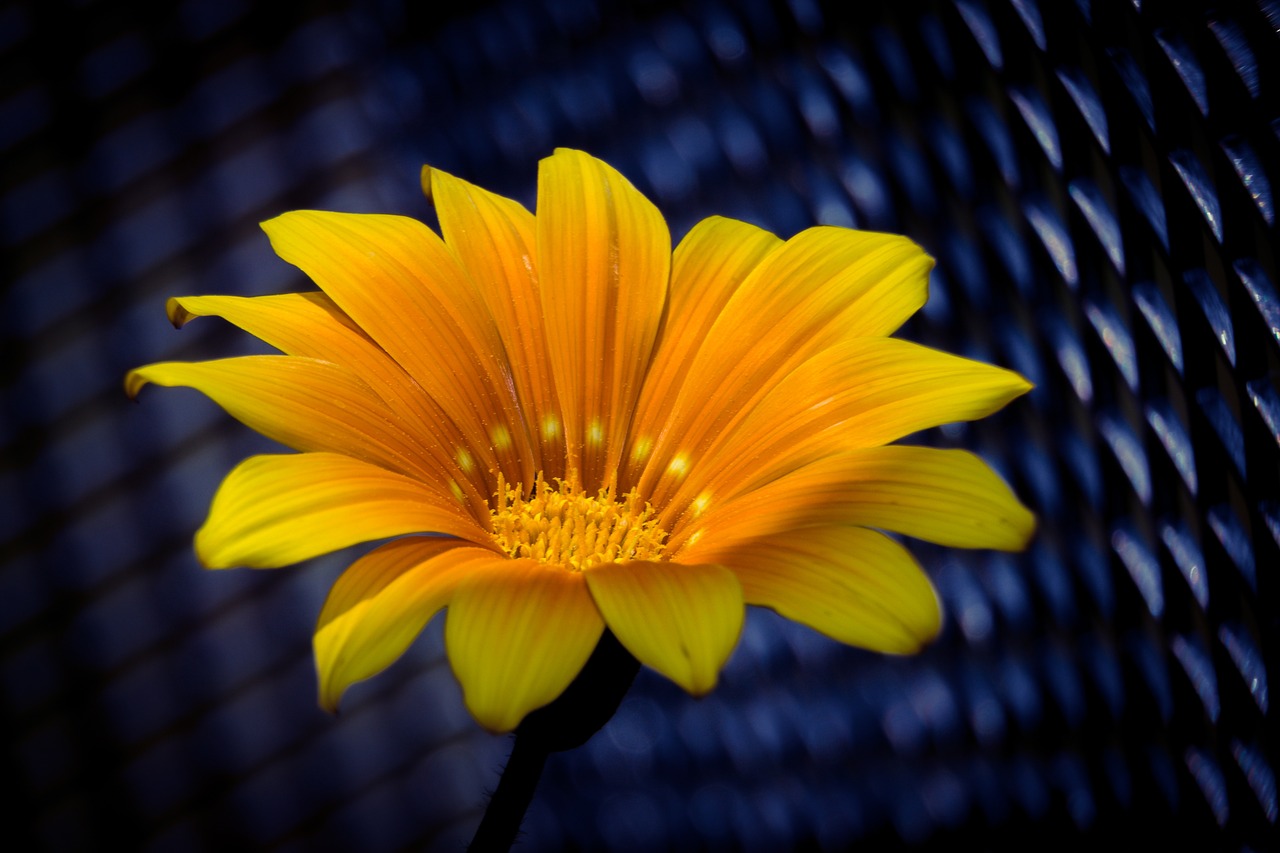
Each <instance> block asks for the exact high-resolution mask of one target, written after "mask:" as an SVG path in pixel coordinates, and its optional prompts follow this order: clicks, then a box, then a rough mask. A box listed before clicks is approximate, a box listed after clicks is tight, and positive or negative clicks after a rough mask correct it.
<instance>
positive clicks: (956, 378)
mask: <svg viewBox="0 0 1280 853" xmlns="http://www.w3.org/2000/svg"><path fill="white" fill-rule="evenodd" d="M1030 389H1031V383H1029V382H1027V381H1026V380H1025V379H1023V378H1022V377H1021V376H1019V375H1018V374H1016V373H1014V372H1013V371H1011V370H1005V369H1003V368H1000V367H994V366H992V365H989V364H983V363H981V362H977V361H970V360H969V359H966V358H960V357H958V356H954V355H949V354H947V353H944V352H939V351H937V350H932V349H929V348H927V347H922V346H919V345H918V344H913V343H910V342H908V341H900V340H896V339H894V338H854V339H851V340H848V341H841V342H839V343H837V344H836V345H834V346H832V347H831V348H829V349H826V350H823V351H822V352H820V353H818V354H817V355H815V356H814V357H813V358H811V359H809V360H808V361H806V362H805V363H804V364H802V365H800V366H799V367H798V368H796V369H795V370H793V371H792V372H791V373H789V374H788V375H787V376H786V377H785V378H784V379H783V381H781V382H779V383H778V384H777V385H776V386H774V388H773V390H772V391H770V392H769V393H768V394H767V395H766V396H765V398H764V399H763V400H761V401H760V403H759V404H758V405H756V406H755V407H753V408H752V409H751V411H750V412H748V413H746V415H745V416H744V417H743V419H742V420H741V421H739V422H738V423H737V424H736V425H735V426H734V427H733V428H732V429H730V430H728V431H727V432H725V433H723V434H721V435H717V436H716V437H714V438H713V439H712V441H711V444H710V445H709V447H708V448H707V450H706V452H705V454H704V456H703V460H702V461H701V463H700V464H699V465H698V466H697V467H696V468H695V469H694V470H693V471H691V472H690V474H689V476H688V478H687V479H686V480H685V481H684V483H683V484H682V485H681V488H680V491H679V493H678V494H677V495H676V497H675V498H674V499H673V500H672V501H671V504H670V505H669V507H668V509H667V513H668V517H670V518H675V517H676V515H677V514H678V513H679V512H680V511H681V510H682V509H683V508H684V507H686V506H688V504H689V503H690V502H691V501H693V500H696V499H697V496H699V495H704V496H705V495H714V496H716V497H717V499H719V500H727V499H729V498H732V497H734V496H735V495H738V494H741V493H742V492H744V491H747V490H749V489H751V488H754V487H756V486H760V485H763V484H764V483H768V482H770V481H771V480H776V479H777V478H778V477H780V476H782V475H783V474H786V473H789V472H791V471H794V470H795V469H797V468H800V467H802V466H803V465H807V464H809V463H810V462H813V461H815V460H817V459H821V458H822V457H824V456H829V455H831V454H833V453H837V452H839V451H842V450H850V449H853V448H858V447H875V446H878V445H881V444H886V443H888V442H890V441H893V440H895V439H897V438H901V437H902V436H904V435H907V434H909V433H913V432H916V431H917V430H921V429H926V428H928V427H933V426H938V425H940V424H944V423H952V422H955V421H969V420H975V419H977V418H982V417H986V416H987V415H989V414H991V413H992V412H994V411H997V410H998V409H1000V408H1003V407H1004V405H1005V404H1006V403H1008V402H1009V401H1010V400H1012V399H1014V398H1015V397H1017V396H1019V395H1021V394H1024V393H1026V392H1027V391H1029V390H1030ZM747 455H750V456H751V458H752V459H755V460H758V461H759V464H755V465H743V464H741V463H742V459H743V458H744V457H745V456H747ZM705 500H706V498H705V497H704V501H705Z"/></svg>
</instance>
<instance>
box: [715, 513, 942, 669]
mask: <svg viewBox="0 0 1280 853" xmlns="http://www.w3.org/2000/svg"><path fill="white" fill-rule="evenodd" d="M699 559H706V560H714V561H715V562H717V563H720V564H722V565H724V566H725V567H727V568H728V569H730V570H731V571H732V572H733V573H734V575H736V576H737V578H738V581H739V582H740V583H741V584H742V592H743V597H744V598H745V600H746V602H747V604H758V605H761V606H763V607H769V608H772V609H773V610H775V611H777V612H778V613H780V614H781V615H783V616H785V617H787V618H788V619H791V620H793V621H796V622H801V623H803V624H805V625H808V626H809V627H810V628H813V629H815V630H817V631H821V632H822V633H824V634H826V635H827V636H828V637H831V638H832V639H835V640H839V641H840V642H842V643H848V644H849V645H852V646H859V647H861V648H864V649H872V650H874V651H879V652H890V653H894V654H907V653H910V652H914V651H916V650H918V649H919V648H920V646H921V645H923V644H924V643H926V642H928V641H929V640H931V639H933V637H935V636H936V635H937V633H938V630H939V628H940V627H941V625H942V611H941V609H940V608H939V606H938V598H937V595H936V594H935V593H934V590H933V585H932V584H931V583H929V578H928V576H926V575H925V573H924V571H923V570H922V569H921V568H920V565H919V564H918V563H917V562H916V561H915V558H914V557H912V556H911V554H910V552H908V551H907V549H906V548H903V547H902V546H901V545H899V544H898V543H897V542H894V541H893V540H892V539H890V538H888V537H887V536H885V535H884V534H882V533H877V532H876V531H874V530H867V529H865V528H860V527H838V526H837V527H806V528H801V529H797V530H789V531H787V532H785V533H778V534H774V535H772V536H767V537H764V538H762V539H756V540H752V541H748V542H743V543H741V544H739V545H735V546H731V547H728V548H725V549H722V550H712V551H710V552H707V553H702V554H701V555H700V557H699Z"/></svg>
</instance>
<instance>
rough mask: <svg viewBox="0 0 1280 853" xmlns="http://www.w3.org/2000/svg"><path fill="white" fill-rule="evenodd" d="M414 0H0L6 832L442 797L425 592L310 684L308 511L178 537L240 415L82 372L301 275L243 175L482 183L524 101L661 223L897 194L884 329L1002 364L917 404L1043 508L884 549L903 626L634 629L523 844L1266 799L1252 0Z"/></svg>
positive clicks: (1264, 89)
mask: <svg viewBox="0 0 1280 853" xmlns="http://www.w3.org/2000/svg"><path fill="white" fill-rule="evenodd" d="M427 5H428V4H418V3H410V2H395V0H385V2H378V3H356V4H351V5H348V4H346V3H341V2H336V1H335V2H333V3H330V4H312V5H307V6H296V5H290V4H276V3H271V4H266V3H261V4H254V3H249V2H247V0H245V2H238V3H237V2H229V0H187V2H183V3H173V4H158V5H157V4H144V3H125V2H93V0H84V2H75V3H73V2H43V3H37V2H32V3H27V4H21V3H20V4H16V5H12V4H11V5H7V6H5V7H4V8H3V10H0V241H2V242H3V280H4V284H5V287H4V291H3V296H2V297H0V323H2V324H3V330H4V335H3V341H4V343H3V346H4V350H3V355H4V358H3V374H2V376H3V392H2V394H3V397H2V398H0V399H2V400H3V407H4V408H3V421H2V422H0V441H3V447H4V450H3V458H2V460H3V461H2V462H0V504H2V506H3V511H2V512H0V557H2V560H3V563H2V565H0V723H2V724H3V731H4V732H5V737H4V745H3V751H0V761H2V762H3V763H2V765H0V773H2V774H3V778H5V779H6V780H8V782H9V784H10V787H12V788H16V789H18V790H17V794H16V795H10V796H9V797H8V798H7V799H6V802H5V805H4V808H5V809H6V810H7V811H9V812H10V814H6V815H4V823H3V832H4V834H5V837H6V839H7V843H6V846H9V845H12V847H11V849H28V848H37V849H40V848H43V849H53V850H85V849H98V848H105V847H107V846H108V845H112V844H114V845H117V846H119V845H123V846H124V847H126V848H129V849H146V850H200V849H230V848H233V847H236V848H249V849H277V850H279V849H286V850H312V849H332V850H345V849H350V850H367V851H381V850H398V849H405V848H409V847H427V848H430V849H442V850H453V849H458V848H459V846H460V845H461V844H462V843H464V842H465V841H466V839H467V838H469V836H470V833H471V831H472V829H473V828H474V826H475V823H476V822H477V821H478V819H479V814H480V810H481V809H482V807H483V803H484V795H485V792H486V790H488V789H490V788H491V787H492V786H493V784H494V783H495V782H496V779H497V772H498V770H499V768H500V767H501V765H502V762H503V761H504V760H505V756H506V753H507V750H508V749H509V741H508V740H507V739H505V738H495V737H491V736H489V735H487V734H484V733H483V732H481V731H479V730H478V728H477V727H476V726H475V724H474V723H473V722H472V721H471V720H470V718H469V717H468V716H467V714H466V712H465V710H464V709H463V707H462V703H461V700H460V697H459V692H458V689H457V687H456V685H455V683H454V681H453V679H452V676H451V674H450V672H449V669H448V665H447V663H446V661H445V659H444V656H443V648H442V641H441V631H440V627H441V625H440V621H439V620H437V621H436V622H435V623H433V624H432V626H431V627H430V628H429V629H428V630H427V632H426V635H425V637H424V638H423V639H422V640H421V641H420V642H419V643H418V644H417V645H415V647H414V648H413V650H412V651H411V652H410V653H409V654H408V655H407V656H406V658H405V659H404V660H403V661H401V662H400V663H398V664H397V665H396V666H395V667H393V668H392V670H390V671H389V672H388V673H387V674H385V675H383V676H382V677H380V678H377V679H375V680H373V681H371V682H368V683H367V684H364V685H361V686H359V687H357V688H356V689H354V690H353V691H352V692H351V694H350V695H349V697H348V699H347V702H346V703H345V706H344V710H343V712H342V714H341V715H340V716H338V717H336V718H331V717H329V716H327V715H325V714H323V713H321V712H320V711H319V710H318V709H317V708H316V706H315V699H314V695H315V681H314V673H313V671H312V664H311V660H310V632H311V629H312V627H313V625H314V621H315V618H316V615H317V613H318V611H319V608H320V605H321V603H322V601H323V598H324V595H325V592H326V590H327V588H328V585H329V583H330V581H331V580H332V579H333V578H334V577H335V576H336V574H337V573H338V572H339V571H340V570H341V568H342V567H343V566H344V565H345V563H346V562H347V561H349V559H350V558H351V555H350V554H348V555H337V556H336V557H333V558H329V559H322V560H318V561H315V562H314V563H313V564H311V565H308V566H306V567H302V568H298V569H288V570H282V571H278V572H258V573H255V572H250V571H247V570H246V571H232V572H217V573H213V572H205V571H203V570H201V569H200V568H199V567H198V565H197V563H196V561H195V559H194V556H193V554H192V552H191V547H190V538H191V534H192V532H193V531H194V529H195V528H196V527H197V526H198V525H199V524H200V522H201V521H202V520H203V517H204V513H205V511H206V509H207V506H208V500H209V497H210V495H211V494H212V492H213V490H214V488H215V487H216V485H217V483H218V482H219V480H220V479H221V477H222V476H223V475H224V474H225V473H226V471H227V470H229V469H230V468H231V466H232V465H234V464H235V463H236V462H237V461H238V460H240V459H241V458H243V457H244V456H246V455H248V454H250V453H252V452H255V451H257V450H260V449H266V448H267V447H268V446H269V445H268V444H267V443H266V442H265V441H264V440H262V439H260V438H258V437H256V436H254V435H252V434H250V433H249V432H248V430H246V429H244V428H242V427H240V426H239V425H238V424H235V423H234V422H233V421H231V419H230V418H228V417H227V416H225V415H224V414H222V413H221V412H220V411H219V410H217V409H216V407H214V406H213V405H212V404H210V403H209V402H208V401H206V400H204V399H203V398H201V397H200V396H199V395H197V394H195V393H192V392H187V391H163V392H160V391H150V392H146V393H144V395H143V397H142V401H141V403H140V404H138V405H133V404H131V403H129V402H128V401H127V400H126V399H125V397H124V395H123V392H122V390H121V379H122V377H123V375H124V373H125V371H126V370H127V369H128V368H130V367H133V366H137V365H139V364H143V363H146V362H150V361H154V360H162V359H199V358H211V357H219V356H225V355H232V354H238V353H244V352H250V351H261V345H260V344H255V343H254V342H253V341H251V340H250V339H248V338H247V337H246V336H244V335H240V334H237V333H235V332H233V331H231V330H229V329H228V328H226V327H225V326H223V325H222V324H220V323H218V322H217V321H213V320H208V321H200V322H196V323H193V324H192V325H191V326H190V327H188V328H186V329H184V330H183V331H181V332H176V331H174V330H173V329H172V328H171V327H170V326H169V325H168V323H167V322H166V321H165V318H164V313H163V306H164V300H165V298H166V297H168V296H171V295H179V294H198V293H239V294H260V293H270V292H279V291H283V290H292V289H301V288H304V287H305V286H306V283H305V282H304V281H303V280H302V279H301V277H300V275H299V274H298V273H297V272H296V271H295V270H294V269H293V268H292V267H289V266H288V265H286V264H284V263H283V262H280V261H278V260H277V259H276V258H275V257H274V256H273V255H272V253H271V251H270V249H269V247H268V244H267V241H266V239H265V237H264V236H263V235H262V233H261V232H260V230H259V229H258V227H257V224H256V223H257V222H258V221H260V220H262V219H265V218H268V217H270V216H273V215H275V214H277V213H279V212H282V211H284V210H288V209H291V208H298V207H318V208H328V209H338V210H351V211H387V212H401V213H407V214H410V215H414V216H418V217H421V218H425V219H428V221H430V218H431V212H430V209H429V206H428V205H427V203H426V202H425V201H424V200H423V199H422V197H421V195H420V192H419V190H418V169H419V166H420V165H421V163H423V162H429V163H432V164H434V165H437V166H440V167H443V168H445V169H448V170H449V171H451V172H453V173H455V174H458V175H459V176H462V177H465V178H467V179H469V180H472V181H474V182H476V183H479V184H481V185H484V186H486V187H489V188H492V189H496V190H498V191H501V192H504V193H507V194H511V195H514V196H515V197H517V198H520V199H521V200H523V201H525V202H526V203H527V204H530V205H532V202H533V197H534V188H535V175H536V164H537V160H538V159H539V158H540V157H542V156H545V155H546V154H548V153H549V152H550V151H551V149H552V148H553V147H555V146H573V147H580V148H584V149H586V150H588V151H590V152H592V153H594V154H596V155H597V156H600V157H602V158H604V159H606V160H608V161H609V162H611V163H613V164H614V165H615V166H617V167H618V168H619V169H621V170H622V171H623V172H624V173H625V174H627V175H628V176H630V177H631V179H632V180H633V181H634V182H635V183H636V184H637V185H638V186H639V187H640V188H641V189H642V190H644V191H645V192H646V193H648V194H650V196H651V197H652V198H653V199H654V201H655V202H656V203H657V204H658V205H659V207H660V208H661V209H662V210H663V211H664V213H665V214H666V215H667V217H668V220H669V222H670V223H671V226H672V230H673V233H674V234H675V235H676V236H679V235H681V234H683V232H684V231H686V230H687V229H688V228H689V227H690V226H691V225H692V224H693V223H694V222H696V221H697V220H698V219H699V218H701V217H703V216H706V215H710V214H713V213H721V214H728V215H733V216H738V217H741V218H744V219H747V220H750V221H752V222H755V223H757V224H760V225H763V226H765V227H767V228H769V229H771V230H773V231H776V232H777V233H779V234H781V235H782V236H790V235H791V234H793V233H795V232H796V231H798V230H800V229H802V228H804V227H806V226H809V225H811V224H814V223H817V222H822V223H832V224H840V225H851V226H857V227H864V228H873V229H882V230H892V231H898V232H902V233H906V234H908V235H910V236H912V237H913V238H914V239H916V240H918V241H919V242H921V243H923V244H924V245H925V246H926V247H927V248H928V249H929V250H930V251H931V252H932V253H934V254H935V255H936V256H937V258H938V262H939V263H938V268H937V271H936V273H935V274H934V278H933V282H932V299H931V301H930V304H929V305H928V307H926V309H925V310H924V311H923V312H922V314H921V316H920V317H918V318H917V319H916V320H913V321H912V323H911V324H910V325H909V326H908V328H907V330H906V334H907V336H909V337H912V338H914V339H916V340H921V341H924V342H927V343H930V344H934V345H938V346H941V347H944V348H947V349H950V350H953V351H958V352H963V353H966V354H969V355H972V356H975V357H979V358H982V359H985V360H989V361H993V362H997V363H1001V364H1005V365H1008V366H1011V367H1014V368H1016V369H1018V370H1020V371H1022V372H1023V373H1025V374H1026V375H1027V376H1028V377H1029V378H1031V379H1032V380H1033V381H1034V382H1036V383H1037V388H1036V390H1035V391H1034V392H1033V393H1032V394H1030V395H1029V396H1028V397H1027V398H1026V399H1024V400H1022V401H1019V402H1017V403H1016V404H1014V405H1013V406H1011V407H1010V408H1009V410H1007V411H1006V412H1004V413H1002V414H1001V415H999V416H997V417H995V418H992V419H990V420H989V421H987V422H984V423H982V424H980V425H975V426H968V427H954V428H946V429H942V430H937V431H934V434H932V435H930V436H927V437H924V438H923V440H928V441H933V442H937V443H941V444H945V445H955V446H964V447H970V448H974V449H976V450H978V451H979V452H980V453H982V454H983V455H984V456H985V457H986V458H988V459H989V460H990V461H991V462H992V463H993V464H994V465H996V466H997V468H999V469H1000V470H1001V471H1002V472H1003V473H1004V474H1005V476H1006V477H1007V478H1008V479H1009V480H1010V481H1011V482H1012V483H1013V484H1014V486H1015V488H1016V489H1017V491H1018V492H1019V494H1020V495H1022V496H1024V498H1025V499H1026V500H1027V501H1028V502H1029V503H1030V504H1031V505H1032V506H1033V507H1034V508H1035V509H1036V511H1037V513H1038V514H1039V515H1040V518H1041V532H1040V534H1039V536H1038V538H1037V539H1036V541H1035V543H1034V544H1033V546H1032V547H1031V549H1030V550H1029V551H1028V552H1027V553H1025V554H1022V555H1003V554H992V553H986V552H956V551H946V550H943V549H934V548H926V547H920V548H918V549H916V550H917V553H918V554H919V555H920V556H921V558H922V560H923V561H924V562H925V564H926V566H927V568H928V569H929V571H930V572H931V574H932V576H933V577H934V579H935V580H936V582H937V585H938V588H939V590H940V593H941V595H942V598H943V601H944V604H945V606H946V609H947V623H946V627H945V630H944V632H943V635H942V637H941V639H940V641H939V642H938V643H937V644H936V645H935V646H933V647H931V648H930V649H929V650H928V651H927V652H926V653H924V654H923V655H921V656H919V657H917V658H911V659H891V658H882V657H878V656H875V655H870V654H866V653H862V652H859V651H856V650H852V649H847V648H844V647H841V646H838V645H836V644H834V643H831V642H829V641H827V640H825V639H823V638H821V637H819V636H818V635H816V634H814V633H813V632H810V631H808V630H807V629H804V628H801V627H798V626H796V625H792V624H789V623H786V622H784V621H783V620H781V619H779V618H777V617H775V616H773V615H772V614H770V613H766V612H754V611H753V612H752V613H751V614H750V617H749V619H748V623H747V628H746V631H745V633H744V635H743V638H742V641H741V643H740V645H739V648H738V650H737V652H736V653H735V655H734V657H733V659H732V660H731V662H730V664H729V666H728V668H727V670H726V672H725V674H724V678H723V683H722V686H721V687H720V688H719V689H718V690H717V691H716V692H715V693H714V694H713V695H712V696H710V697H709V698H707V699H704V700H702V701H695V700H692V699H690V698H688V697H687V696H686V695H685V694H683V693H682V692H681V691H679V690H678V689H677V688H675V687H673V686H672V685H670V684H669V683H667V682H665V681H663V680H662V679H660V678H658V677H657V676H654V675H652V674H650V673H647V672H646V673H642V674H641V676H640V678H639V679H638V681H637V684H636V686H635V688H634V689H633V691H632V693H631V694H630V696H629V697H628V699H627V700H626V702H625V703H624V704H623V706H622V708H621V710H620V711H619V713H618V715H617V717H616V718H615V719H614V720H613V721H612V722H611V723H610V724H609V725H608V726H607V727H606V728H605V729H604V730H603V731H602V732H601V733H600V734H598V735H597V736H596V737H595V738H594V739H593V740H592V741H591V742H590V743H589V744H588V745H587V746H585V747H584V748H582V749H580V750H578V751H576V752H574V753H572V754H567V755H559V756H555V757H553V758H552V760H551V762H550V764H549V766H548V770H547V774H546V776H545V777H544V779H543V784H542V787H541V788H540V789H539V794H538V798H537V800H536V801H535V804H534V807H533V809H532V811H531V812H530V816H529V819H528V822H527V824H526V829H527V835H526V838H525V841H524V849H529V850H556V849H562V848H566V847H583V848H596V849H599V848H610V849H618V850H627V849H664V848H674V849H738V848H746V849H755V850H773V849H781V848H787V847H801V848H823V849H832V850H839V849H845V848H847V847H850V846H854V845H858V846H859V848H860V849H897V848H910V849H932V848H937V849H954V848H955V846H956V845H957V844H959V843H961V842H973V843H977V844H979V845H980V846H982V847H984V848H986V849H1010V850H1014V849H1025V848H1028V847H1031V848H1034V849H1054V848H1057V847H1065V848H1068V849H1080V848H1082V847H1085V846H1086V845H1093V846H1095V847H1098V848H1100V849H1112V848H1120V849H1123V848H1134V847H1138V846H1142V847H1150V846H1155V845H1157V844H1162V843H1163V844H1170V843H1175V844H1177V845H1179V846H1180V847H1181V849H1189V848H1188V847H1187V846H1186V845H1191V847H1195V848H1198V849H1224V850H1238V849H1246V848H1247V849H1252V850H1263V849H1267V848H1269V847H1270V846H1271V845H1272V844H1274V843H1275V841H1276V839H1275V835H1274V825H1275V822H1276V818H1277V811H1278V805H1277V791H1276V778H1275V769H1274V768H1275V767H1276V761H1277V758H1278V757H1280V744H1278V743H1277V732H1276V727H1275V721H1276V712H1275V710H1274V708H1273V706H1271V705H1270V702H1269V694H1268V683H1269V675H1271V676H1273V675H1274V668H1275V665H1276V661H1277V659H1278V658H1277V648H1278V647H1277V627H1278V626H1277V613H1278V612H1280V606H1278V605H1277V602H1280V595H1278V592H1280V590H1277V568H1280V393H1278V391H1277V388H1278V386H1280V303H1278V302H1277V296H1276V286H1275V282H1276V281H1277V280H1278V279H1277V268H1276V264H1277V259H1276V254H1275V253H1276V246H1277V240H1276V225H1275V214H1276V211H1275V206H1274V199H1273V195H1272V190H1271V187H1272V184H1273V182H1274V181H1276V180H1280V175H1278V174H1277V169H1278V168H1280V167H1278V165H1277V164H1280V156H1277V155H1278V153H1280V138H1278V137H1280V109H1278V103H1280V92H1278V90H1280V77H1278V76H1277V73H1276V72H1277V68H1276V66H1277V62H1280V49H1278V48H1280V35H1278V33H1280V4H1277V3H1276V2H1274V0H1258V1H1257V2H1249V0H1231V2H1220V3H1205V4H1191V3H1187V4H1181V3H1154V2H1141V3H1140V2H1138V0H1133V2H1121V0H1094V2H1089V0H1075V2H1066V0H1063V2H1057V0H1054V2H1050V0H1040V2H1036V0H955V2H945V0H933V1H932V2H919V3H910V2H897V3H864V4H852V3H850V4H845V3H837V2H831V3H822V2H818V0H787V2H783V1H782V0H778V2H771V1H770V0H747V2H740V3H730V2H714V0H712V1H711V2H687V3H669V2H659V0H653V2H646V3H636V4H621V3H608V2H604V0H534V2H517V0H507V2H499V3H471V4H458V7H457V8H454V9H452V10H450V11H449V12H448V13H446V14H445V16H444V17H439V16H438V13H431V12H429V11H428V10H427V9H426V6H427ZM846 6H855V7H857V10H856V11H849V10H848V9H846V8H845V7H846Z"/></svg>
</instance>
